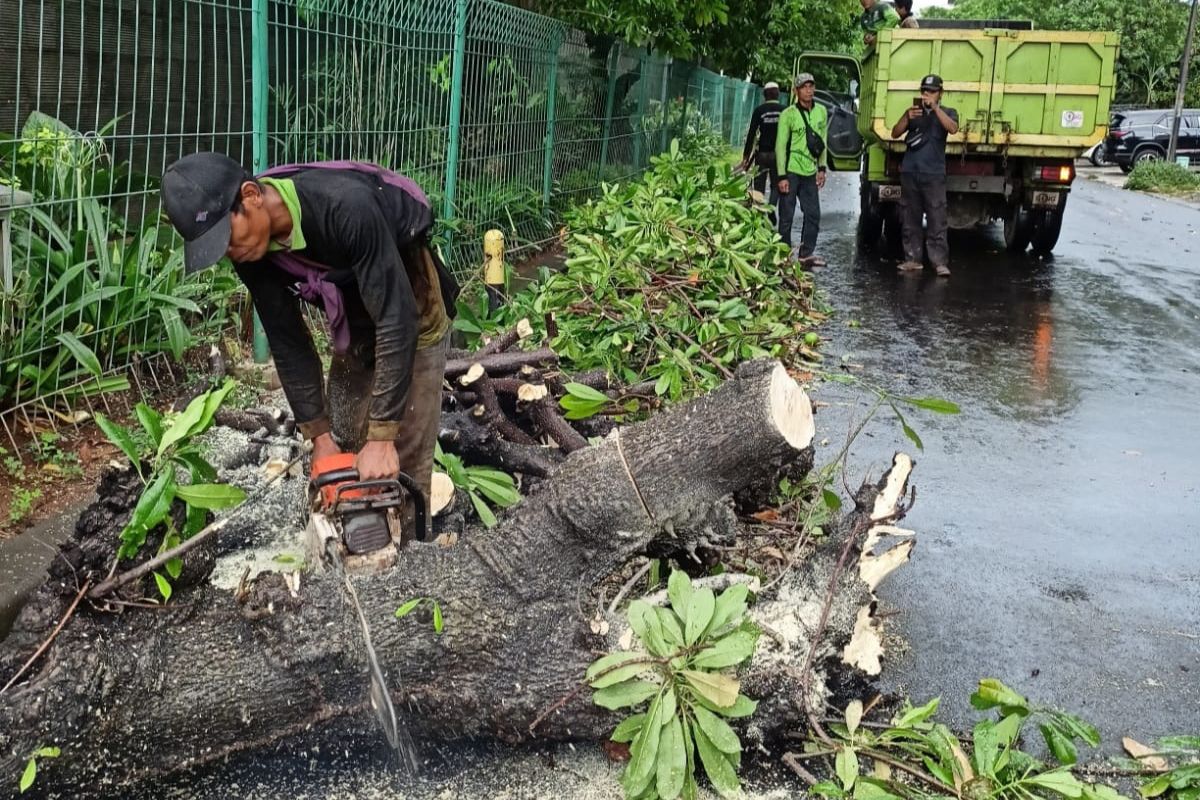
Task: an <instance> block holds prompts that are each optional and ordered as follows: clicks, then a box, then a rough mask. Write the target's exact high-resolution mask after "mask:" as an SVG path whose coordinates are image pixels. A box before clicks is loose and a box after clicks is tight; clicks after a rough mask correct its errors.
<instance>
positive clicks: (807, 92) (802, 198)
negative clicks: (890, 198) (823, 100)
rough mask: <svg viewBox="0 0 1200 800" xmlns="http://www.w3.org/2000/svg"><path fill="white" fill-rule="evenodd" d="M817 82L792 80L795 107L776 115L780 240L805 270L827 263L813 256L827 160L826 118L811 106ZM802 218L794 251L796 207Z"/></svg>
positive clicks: (802, 75) (804, 74) (801, 77)
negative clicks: (797, 244)
mask: <svg viewBox="0 0 1200 800" xmlns="http://www.w3.org/2000/svg"><path fill="white" fill-rule="evenodd" d="M816 90H817V82H816V80H815V79H814V78H813V76H812V75H810V74H809V73H807V72H802V73H800V74H799V75H797V76H796V80H795V81H794V87H793V92H794V94H795V98H796V102H795V103H794V104H793V105H791V106H789V107H788V108H787V110H785V111H784V112H783V113H782V114H780V115H779V130H778V132H777V133H776V134H775V162H776V163H777V164H778V165H779V169H780V173H781V174H780V180H779V235H780V237H782V238H783V241H784V243H785V244H787V245H788V247H791V248H792V253H791V257H792V259H794V260H797V261H799V262H800V263H801V264H803V265H804V266H806V267H823V266H825V259H823V258H821V257H820V256H817V255H814V252H813V251H815V250H816V249H817V234H818V233H820V231H821V196H820V194H819V192H820V190H821V189H823V188H825V164H826V162H827V160H828V152H827V147H826V137H827V134H828V132H829V114H828V112H827V111H826V110H825V106H822V105H819V104H817V103H815V102H814V101H813V97H814V95H815V94H816ZM797 202H798V203H799V205H800V211H801V213H802V214H804V228H803V230H802V231H801V232H800V245H799V247H794V246H792V218H793V217H795V216H796V204H797Z"/></svg>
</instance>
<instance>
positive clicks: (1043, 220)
mask: <svg viewBox="0 0 1200 800" xmlns="http://www.w3.org/2000/svg"><path fill="white" fill-rule="evenodd" d="M1065 205H1066V202H1065V198H1064V202H1063V206H1065ZM1065 210H1066V209H1065V208H1064V207H1061V206H1060V207H1059V208H1057V209H1054V210H1053V211H1035V212H1034V217H1033V237H1032V238H1031V239H1030V242H1031V244H1032V245H1033V252H1035V253H1037V254H1038V255H1039V256H1048V255H1050V253H1051V252H1052V251H1053V250H1054V246H1055V245H1056V244H1058V235H1059V234H1060V233H1062V222H1063V212H1064V211H1065Z"/></svg>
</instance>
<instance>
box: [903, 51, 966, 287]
mask: <svg viewBox="0 0 1200 800" xmlns="http://www.w3.org/2000/svg"><path fill="white" fill-rule="evenodd" d="M956 133H958V112H956V111H955V110H954V109H953V108H945V107H943V106H942V79H941V78H940V77H938V76H937V75H926V76H925V77H924V78H922V79H921V102H920V103H919V104H914V105H913V107H912V108H909V109H907V110H906V111H905V112H904V115H903V116H902V117H900V119H899V120H898V121H897V122H896V124H895V126H894V127H893V128H892V138H893V139H899V138H900V137H901V136H903V137H904V145H905V150H904V160H903V161H902V162H901V163H900V208H901V214H902V217H903V222H904V256H905V261H904V262H903V263H902V264H900V268H899V269H900V271H901V272H917V271H919V270H922V269H924V268H925V263H924V262H925V256H926V255H928V256H929V260H930V262H931V263H932V264H933V268H934V269H935V270H936V271H937V274H938V275H939V276H941V277H943V278H945V277H948V276H949V275H950V245H949V243H948V241H947V239H946V138H947V137H948V136H953V135H954V134H956ZM923 222H924V223H925V224H924V225H923V224H922V223H923Z"/></svg>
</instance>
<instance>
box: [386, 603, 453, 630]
mask: <svg viewBox="0 0 1200 800" xmlns="http://www.w3.org/2000/svg"><path fill="white" fill-rule="evenodd" d="M422 605H427V606H429V608H430V611H431V613H432V617H433V622H432V624H433V632H434V633H436V634H438V635H441V633H442V631H443V630H445V619H444V617H443V616H442V605H441V603H439V602H438V601H437V600H434V599H433V598H432V597H414V598H413V599H411V600H409V601H407V602H405V603H404V604H403V605H401V606H400V607H399V608H397V609H396V614H395V616H396V619H404V618H405V617H407V616H408V615H409V614H411V613H412V612H414V611H416V610H417V609H418V608H419V607H420V606H422Z"/></svg>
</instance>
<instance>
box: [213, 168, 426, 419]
mask: <svg viewBox="0 0 1200 800" xmlns="http://www.w3.org/2000/svg"><path fill="white" fill-rule="evenodd" d="M289 178H290V179H291V180H292V181H293V183H294V185H295V187H296V194H297V197H298V199H299V204H300V212H301V213H300V219H301V225H300V227H301V230H302V231H303V235H304V241H305V248H304V249H303V250H302V251H297V252H298V254H299V255H303V256H304V257H305V258H307V259H310V260H312V261H315V262H317V263H318V264H322V265H325V266H328V267H329V268H330V269H329V274H328V276H327V279H328V280H329V281H331V282H332V283H334V284H336V285H337V286H338V287H339V288H340V289H341V291H342V296H343V306H344V308H345V313H346V318H347V319H348V320H349V323H350V352H351V353H353V354H354V355H355V356H357V357H359V358H363V359H364V360H366V361H368V362H369V361H371V360H372V359H373V361H374V368H375V386H374V389H373V391H372V395H371V405H370V431H369V433H368V436H369V438H372V439H386V438H391V437H392V436H395V431H397V430H398V429H399V422H400V420H401V418H402V417H403V415H404V409H405V405H406V401H407V398H408V389H409V384H410V382H411V380H412V367H413V357H414V355H415V353H416V347H417V339H418V336H419V335H420V334H421V333H424V331H422V330H421V328H422V326H423V325H424V324H426V323H427V322H428V320H431V319H433V318H434V317H436V321H437V322H438V323H440V324H442V325H443V326H444V325H445V322H446V316H444V315H442V314H441V313H435V314H431V313H429V312H431V311H434V312H436V311H437V309H436V308H435V307H433V305H432V304H434V303H437V304H439V305H441V304H442V302H443V300H442V294H441V287H440V284H439V278H438V275H437V271H436V269H435V268H433V267H432V266H431V265H430V263H429V262H428V259H422V257H421V252H420V251H421V245H423V244H424V241H425V236H426V235H427V234H428V232H429V230H430V228H431V227H432V225H433V213H432V210H431V209H430V208H429V206H427V205H425V204H424V203H421V202H420V200H419V199H418V198H416V197H413V196H412V195H410V194H408V193H407V192H405V191H403V190H402V189H400V188H398V187H394V186H390V185H387V184H384V183H381V182H379V181H378V180H377V179H376V178H375V176H373V175H367V174H363V173H359V172H353V171H349V170H306V171H302V172H297V173H295V174H294V175H290V176H289ZM422 262H424V263H422ZM234 267H235V269H236V271H237V274H238V276H239V277H240V278H241V279H242V281H243V282H244V283H245V284H246V286H247V288H248V289H249V290H250V296H251V297H252V298H253V300H254V307H255V309H256V310H257V311H258V315H259V318H260V319H261V320H262V324H263V328H264V330H265V331H266V334H267V340H268V342H269V343H270V345H271V351H272V355H273V356H274V358H275V366H276V369H277V370H278V371H279V380H280V383H282V384H283V388H284V392H285V393H286V395H287V398H288V402H289V403H290V404H291V406H292V411H293V413H294V414H295V415H296V421H297V423H298V424H299V425H300V426H301V430H303V431H304V433H305V435H306V436H308V437H309V438H312V437H315V436H319V435H320V434H322V433H325V432H327V431H328V430H329V419H328V411H327V409H326V398H325V388H324V385H323V381H322V371H321V360H320V358H319V357H318V355H317V352H316V350H315V349H314V347H313V342H312V338H311V337H310V336H309V333H308V326H307V325H306V324H305V322H304V318H303V316H302V314H301V301H300V299H299V298H298V297H297V295H296V293H295V292H294V291H293V288H292V287H293V284H294V283H295V282H296V279H295V278H294V277H292V276H290V275H289V274H287V273H286V272H284V271H283V270H282V269H280V268H278V267H275V266H272V265H271V263H270V259H269V258H267V259H264V260H262V261H259V262H251V263H241V264H235V265H234ZM426 326H427V325H426ZM389 434H390V435H389Z"/></svg>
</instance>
